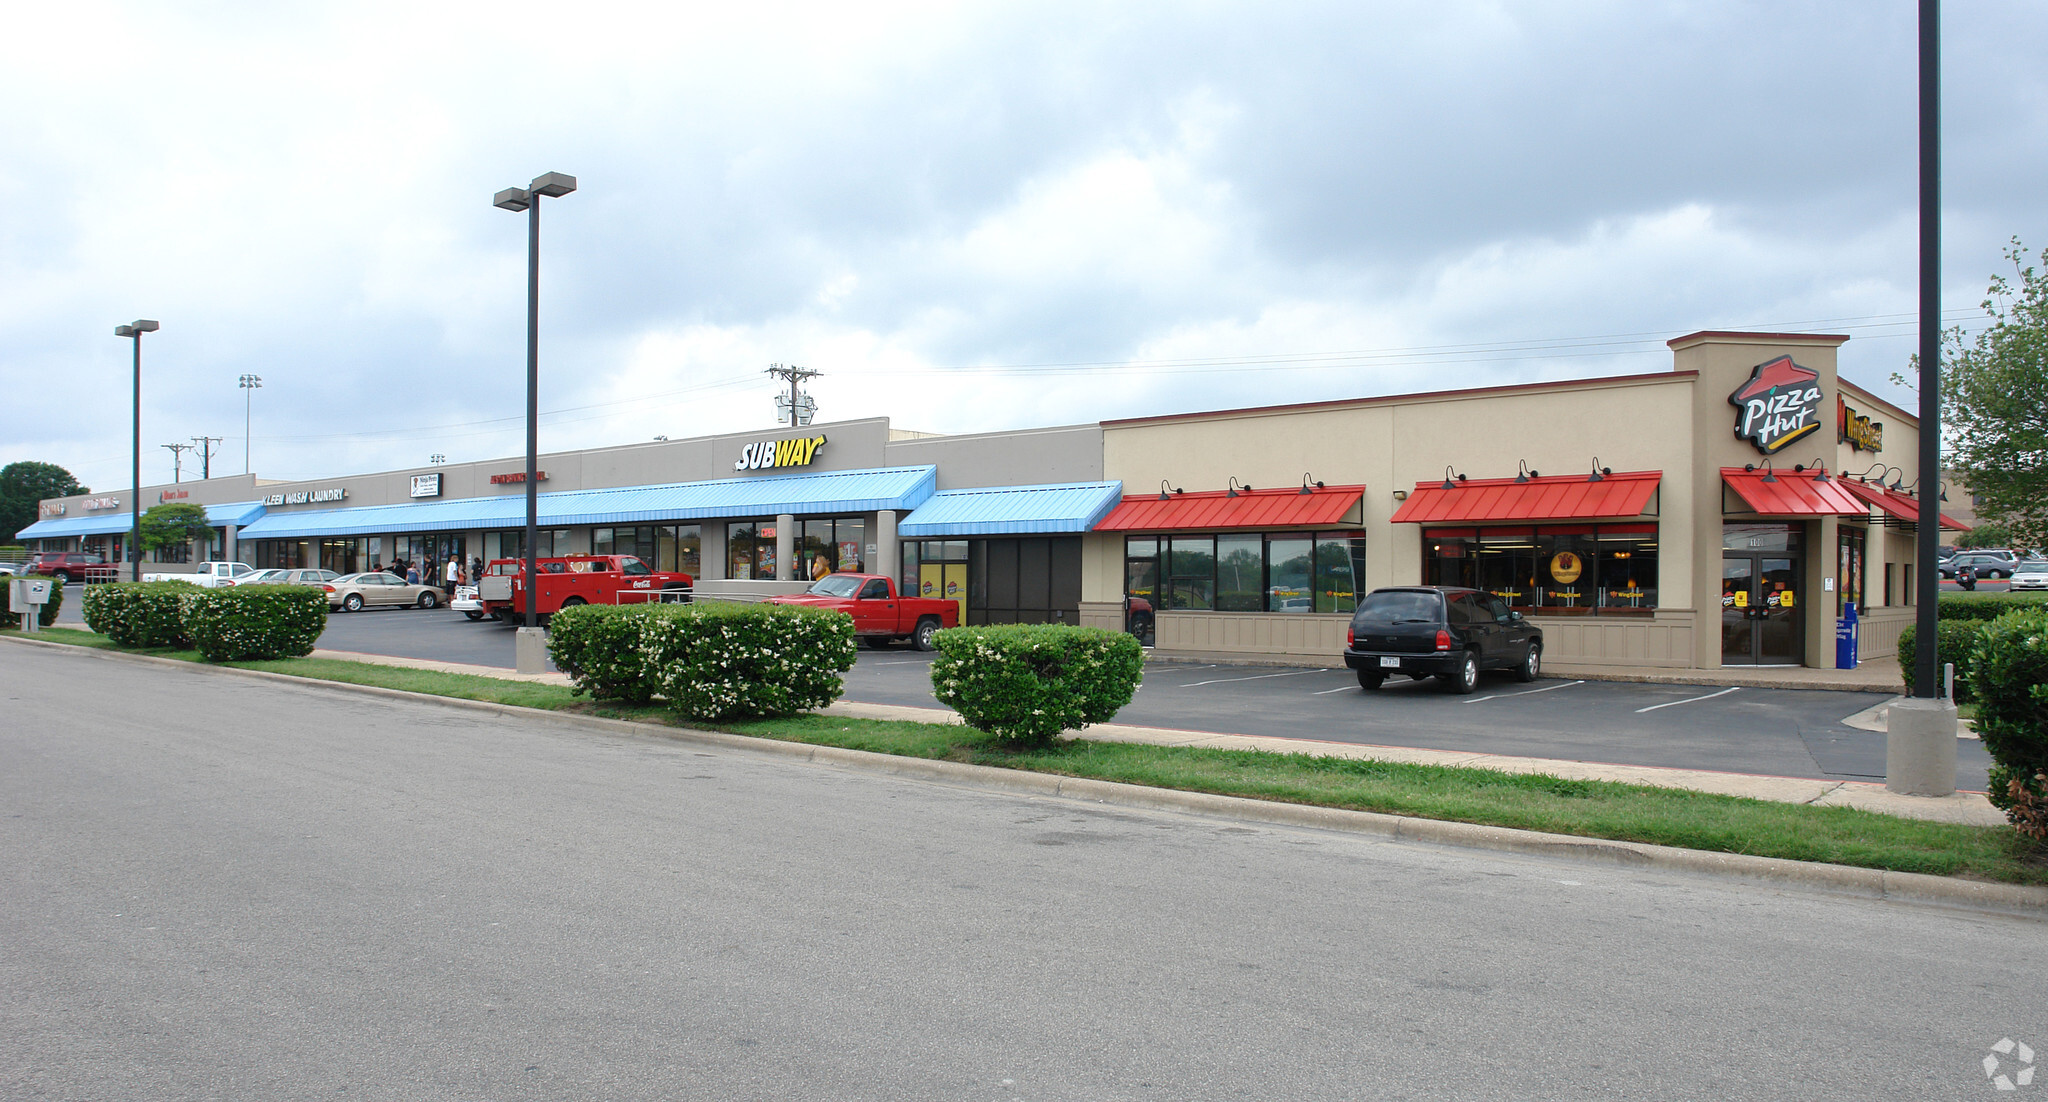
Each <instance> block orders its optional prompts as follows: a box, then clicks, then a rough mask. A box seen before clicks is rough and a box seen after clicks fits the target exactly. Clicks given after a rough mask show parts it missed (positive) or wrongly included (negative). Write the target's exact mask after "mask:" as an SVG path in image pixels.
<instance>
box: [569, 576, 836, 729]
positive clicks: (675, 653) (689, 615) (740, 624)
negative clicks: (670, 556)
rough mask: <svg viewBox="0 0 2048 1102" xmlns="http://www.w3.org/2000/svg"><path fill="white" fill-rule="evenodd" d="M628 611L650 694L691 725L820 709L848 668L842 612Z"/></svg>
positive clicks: (771, 608) (746, 608)
mask: <svg viewBox="0 0 2048 1102" xmlns="http://www.w3.org/2000/svg"><path fill="white" fill-rule="evenodd" d="M634 611H635V617H637V618H639V619H640V630H641V639H642V642H641V653H642V655H644V656H645V660H646V662H647V669H648V674H647V676H648V678H649V679H650V680H651V681H652V682H653V685H654V689H655V692H656V693H657V694H659V695H660V696H661V697H662V699H663V700H666V701H667V702H668V706H669V708H670V709H671V710H673V711H676V712H679V713H681V714H683V715H686V716H691V717H694V718H697V719H710V720H727V719H748V718H766V717H770V716H787V715H795V714H796V713H798V712H807V711H811V710H813V709H816V708H822V707H824V706H825V705H827V704H830V703H832V702H833V701H834V700H837V699H839V694H840V692H841V691H842V690H843V689H844V687H845V686H844V685H843V683H841V681H840V680H839V675H840V674H841V673H844V672H846V671H847V670H850V669H852V668H853V659H854V641H853V617H851V616H848V615H847V614H845V613H844V612H833V611H831V610H828V609H818V608H804V607H801V606H797V605H741V604H728V603H725V602H721V601H706V602H700V603H697V604H688V605H653V606H650V607H647V608H646V610H645V611H641V610H638V609H636V610H634ZM557 615H559V613H558V614H557ZM635 617H629V618H628V620H629V621H630V620H631V619H633V618H635Z"/></svg>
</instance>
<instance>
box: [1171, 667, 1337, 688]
mask: <svg viewBox="0 0 2048 1102" xmlns="http://www.w3.org/2000/svg"><path fill="white" fill-rule="evenodd" d="M1322 672H1324V671H1322V670H1288V671H1287V672H1286V673H1262V674H1258V675H1255V676H1252V677H1219V678H1217V679H1216V680H1214V681H1190V682H1188V683H1187V684H1185V685H1182V686H1181V688H1183V689H1199V688H1201V687H1202V686H1204V685H1221V684H1224V683H1226V682H1230V681H1264V680H1265V679H1266V678H1269V677H1300V676H1301V675H1302V674H1305V673H1322Z"/></svg>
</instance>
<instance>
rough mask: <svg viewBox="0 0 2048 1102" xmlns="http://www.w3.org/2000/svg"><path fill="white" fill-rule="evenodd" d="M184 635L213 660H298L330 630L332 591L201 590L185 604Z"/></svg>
mask: <svg viewBox="0 0 2048 1102" xmlns="http://www.w3.org/2000/svg"><path fill="white" fill-rule="evenodd" d="M184 614H185V636H186V638H188V639H190V640H192V645H193V646H195V647H198V648H199V653H200V654H202V655H204V656H205V657H206V660H207V661H209V662H236V661H242V660H245V659H260V658H298V657H300V656H302V655H306V654H310V653H312V650H313V644H314V643H317V642H319V640H320V633H321V632H324V631H326V630H327V593H326V591H324V590H322V589H320V588H318V587H317V586H310V585H251V586H236V587H234V588H231V589H202V590H200V591H199V592H197V593H195V594H193V595H191V596H189V597H187V598H186V599H185V602H184Z"/></svg>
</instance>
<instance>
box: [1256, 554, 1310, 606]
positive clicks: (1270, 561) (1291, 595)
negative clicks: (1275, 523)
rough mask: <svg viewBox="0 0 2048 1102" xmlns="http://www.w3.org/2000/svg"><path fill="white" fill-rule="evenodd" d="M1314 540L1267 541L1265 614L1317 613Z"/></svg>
mask: <svg viewBox="0 0 2048 1102" xmlns="http://www.w3.org/2000/svg"><path fill="white" fill-rule="evenodd" d="M1314 550H1315V540H1313V539H1311V538H1309V537H1307V536H1274V537H1273V538H1272V539H1270V540H1267V541H1266V563H1267V570H1268V572H1269V573H1268V578H1267V582H1266V611H1268V612H1314V611H1315V610H1316V602H1315V566H1314V560H1313V553H1314Z"/></svg>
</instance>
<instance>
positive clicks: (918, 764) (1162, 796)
mask: <svg viewBox="0 0 2048 1102" xmlns="http://www.w3.org/2000/svg"><path fill="white" fill-rule="evenodd" d="M0 638H4V639H6V640H7V641H10V642H15V643H20V644H25V645H28V646H35V647H45V648H50V649H55V650H62V651H65V652H68V653H73V654H77V653H84V654H87V655H91V656H92V657H95V658H100V659H104V660H107V661H117V662H118V661H126V662H139V663H144V664H152V665H161V666H167V667H175V668H178V669H184V670H202V671H206V672H209V673H214V674H225V675H229V676H238V677H248V678H257V679H261V680H267V681H279V682H288V683H291V684H294V685H299V686H303V687H310V688H316V689H331V690H335V691H340V692H350V693H356V694H359V695H366V696H373V697H381V698H384V699H390V700H403V701H408V702H412V703H428V704H437V705H440V706H443V707H449V708H458V709H462V710H465V711H470V712H480V713H483V714H486V715H497V716H504V717H507V718H512V719H518V720H521V721H524V722H529V723H530V722H535V721H539V722H543V723H547V724H549V725H551V726H556V727H565V728H571V729H575V730H582V731H602V732H605V733H607V734H614V735H622V736H625V737H628V738H639V739H662V740H665V741H670V742H682V743H689V744H693V745H700V746H718V747H722V748H725V749H729V750H739V751H744V752H747V753H753V754H761V755H765V756H769V757H777V758H784V759H790V760H795V761H807V762H813V763H817V764H822V765H831V766H837V767H839V768H843V769H853V770H858V771H860V772H865V773H877V774H882V775H885V776H895V777H904V778H909V779H915V780H928V781H938V782H941V783H947V784H956V785H962V786H965V787H972V788H980V789H985V790H989V791H997V792H1007V793H1011V794H1016V795H1024V796H1036V797H1052V798H1057V799H1068V800H1080V801H1084V802H1088V803H1098V804H1108V805H1112V806H1116V807H1129V808H1138V809H1144V810H1153V811H1176V812H1183V813H1188V814H1195V815H1205V816H1211V817H1215V818H1226V819H1233V820H1237V821H1241V822H1256V823H1266V824H1269V825H1273V826H1294V827H1307V828H1310V829H1315V830H1338V831H1343V832H1345V833H1350V834H1364V835H1371V836H1375V837H1380V838H1385V839H1387V840H1389V841H1401V842H1416V843H1422V844H1428V845H1443V846H1456V847H1459V848H1464V849H1484V850H1493V851H1497V852H1503V853H1519V854H1527V855H1533V856H1540V857H1553V858H1564V859H1568V860H1577V861H1585V862H1592V863H1600V864H1608V865H1620V866H1626V867H1629V868H1636V869H1656V870H1663V871H1675V872H1690V873H1705V874H1708V875H1714V876H1723V877H1731V878H1735V879H1741V880H1749V881H1754V882H1760V883H1768V884H1776V885H1789V886H1798V887H1804V888H1810V889H1817V890H1820V891H1824V892H1830V893H1835V894H1844V895H1853V896H1859V897H1863V898H1867V899H1882V900H1891V901H1901V902H1910V903H1921V904H1933V905H1936V906H1944V907H1954V908H1961V909H1966V910H1976V911H1992V912H1997V913H2001V914H2008V915H2015V916H2019V917H2023V918H2031V919H2036V920H2041V921H2048V888H2041V887H2032V886H2028V885H2021V884H1996V883H1990V882H1985V881H1976V880H1958V879H1955V878H1953V877H1946V876H1932V875H1928V874H1924V873H1910V872H1891V871H1887V870H1883V869H1865V868H1857V867H1854V866H1850V865H1831V864H1822V863H1819V862H1809V861H1794V860H1790V859H1788V858H1782V857H1755V856H1751V855H1748V854H1740V853H1717V852H1712V851H1708V850H1690V849H1680V848H1677V847H1674V846H1660V845H1652V844H1649V843H1646V842H1624V841H1613V840H1608V839H1600V838H1585V837H1580V836H1578V835H1569V834H1549V833H1545V832H1542V831H1533V830H1517V829H1514V828H1512V827H1497V826H1484V825H1480V824H1476V823H1459V822H1451V821H1447V820H1440V819H1418V818H1410V817H1407V816H1402V815H1389V814H1385V813H1383V812H1377V811H1351V810H1346V809H1343V808H1332V807H1316V806H1312V805H1308V804H1289V803H1277V802H1273V801H1268V800H1255V799H1250V798H1247V797H1243V796H1218V795H1212V794H1210V793H1205V792H1184V791H1180V790H1177V789H1169V788H1150V787H1147V786H1144V785H1135V784H1124V783H1121V782H1117V781H1100V780H1094V779H1092V778H1083V777H1062V776H1059V775H1057V774H1051V773H1031V772H1025V771H1022V770H1014V769H999V768H996V767H994V766H987V765H970V764H967V763H964V762H952V761H936V760H933V759H930V758H907V757H899V756H897V755H893V754H879V753H875V752H872V751H867V750H848V749H844V748H841V747H836V746H814V745H811V744H810V743H802V742H782V741H779V740H775V739H761V738H752V737H749V736H746V735H730V734H725V733H723V732H719V731H700V730H696V729H694V728H687V727H659V726H655V725H653V724H649V723H636V722H633V721H630V720H622V719H604V718H601V717H597V716H580V715H571V714H565V713H562V712H550V711H544V710H541V709H536V708H520V707H515V706H512V705H509V704H493V703H491V702H489V701H482V700H463V699H460V698H457V697H446V696H431V695H427V694H423V693H410V692H404V691H401V690H398V689H386V688H382V687H379V686H375V685H354V684H350V683H349V682H346V681H322V680H317V679H313V678H304V677H297V676H294V675H292V674H283V673H271V672H269V671H267V670H242V669H235V668H232V667H227V666H214V665H208V664H204V663H197V662H183V661H179V660H178V659H175V658H159V657H156V656H154V655H146V654H128V653H125V652H121V651H106V650H99V649H96V648H91V647H79V646H73V645H71V644H67V643H46V642H43V641H42V640H40V639H24V638H21V637H19V636H4V637H0Z"/></svg>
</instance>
